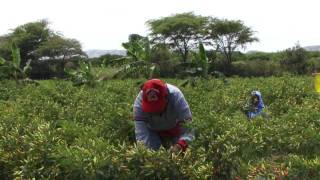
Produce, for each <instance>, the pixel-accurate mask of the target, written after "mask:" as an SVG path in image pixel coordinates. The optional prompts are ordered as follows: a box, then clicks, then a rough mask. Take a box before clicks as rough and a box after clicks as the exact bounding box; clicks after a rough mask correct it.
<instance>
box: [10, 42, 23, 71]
mask: <svg viewBox="0 0 320 180" xmlns="http://www.w3.org/2000/svg"><path fill="white" fill-rule="evenodd" d="M11 52H12V65H13V67H14V68H15V69H17V70H20V63H21V57H20V49H19V48H18V47H17V46H16V44H15V43H13V44H12V46H11Z"/></svg>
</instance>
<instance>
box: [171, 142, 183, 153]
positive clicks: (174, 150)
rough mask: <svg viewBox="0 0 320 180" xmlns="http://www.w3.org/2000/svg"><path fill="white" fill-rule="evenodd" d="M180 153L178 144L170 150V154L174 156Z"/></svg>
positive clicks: (180, 148) (180, 149)
mask: <svg viewBox="0 0 320 180" xmlns="http://www.w3.org/2000/svg"><path fill="white" fill-rule="evenodd" d="M181 151H182V147H181V145H180V144H174V145H172V146H171V148H170V152H171V153H174V154H179V153H180V152H181Z"/></svg>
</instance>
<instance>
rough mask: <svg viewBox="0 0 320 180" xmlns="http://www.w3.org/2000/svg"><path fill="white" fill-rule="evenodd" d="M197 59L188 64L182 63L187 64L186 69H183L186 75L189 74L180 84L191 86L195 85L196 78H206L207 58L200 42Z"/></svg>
mask: <svg viewBox="0 0 320 180" xmlns="http://www.w3.org/2000/svg"><path fill="white" fill-rule="evenodd" d="M196 56H197V59H196V61H194V62H190V63H188V64H186V63H184V64H183V65H187V68H188V69H187V70H186V71H185V72H186V74H187V75H189V77H188V79H187V80H185V81H183V82H182V83H181V84H180V86H182V87H185V86H186V85H188V84H190V85H191V86H192V87H194V86H196V80H197V79H199V77H200V78H208V68H209V63H208V58H207V55H206V51H205V49H204V46H203V44H202V42H201V41H200V42H199V52H198V54H197V55H196Z"/></svg>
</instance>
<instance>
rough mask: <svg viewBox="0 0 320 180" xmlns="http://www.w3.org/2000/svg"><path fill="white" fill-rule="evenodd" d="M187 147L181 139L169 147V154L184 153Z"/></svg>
mask: <svg viewBox="0 0 320 180" xmlns="http://www.w3.org/2000/svg"><path fill="white" fill-rule="evenodd" d="M187 147H188V144H187V142H186V141H185V140H183V139H181V140H179V141H178V143H177V144H174V145H173V146H171V148H170V152H171V153H175V154H178V153H180V152H185V151H186V149H187Z"/></svg>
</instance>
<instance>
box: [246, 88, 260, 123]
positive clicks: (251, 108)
mask: <svg viewBox="0 0 320 180" xmlns="http://www.w3.org/2000/svg"><path fill="white" fill-rule="evenodd" d="M263 108H264V104H263V100H262V96H261V93H260V91H252V92H251V99H250V102H249V104H248V105H247V107H246V115H247V117H248V118H250V119H251V118H254V117H256V116H257V115H259V114H260V113H261V112H262V110H263Z"/></svg>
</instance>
